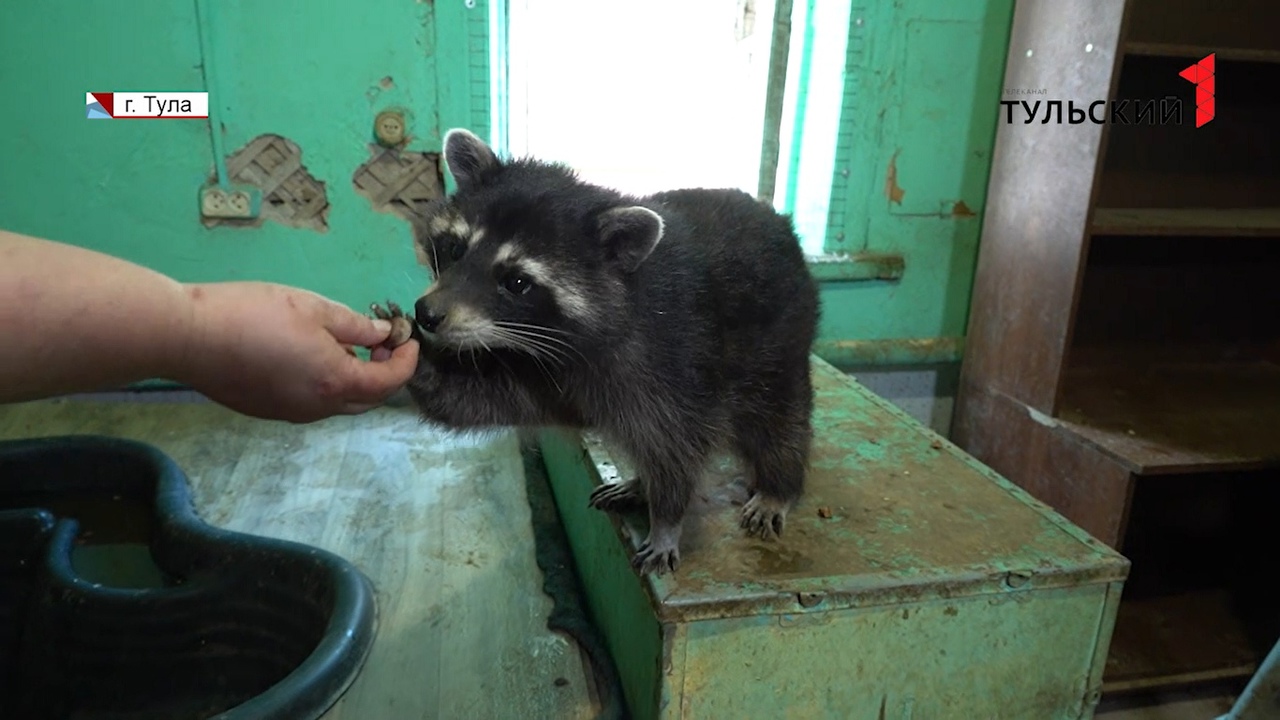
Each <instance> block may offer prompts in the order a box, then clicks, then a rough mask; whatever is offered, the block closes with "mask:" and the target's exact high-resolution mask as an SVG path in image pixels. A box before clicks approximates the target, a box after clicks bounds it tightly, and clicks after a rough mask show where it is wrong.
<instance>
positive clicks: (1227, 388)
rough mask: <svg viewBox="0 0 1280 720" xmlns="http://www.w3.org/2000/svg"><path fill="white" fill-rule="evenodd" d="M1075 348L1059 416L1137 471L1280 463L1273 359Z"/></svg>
mask: <svg viewBox="0 0 1280 720" xmlns="http://www.w3.org/2000/svg"><path fill="white" fill-rule="evenodd" d="M1073 353H1074V354H1075V356H1074V357H1073V359H1072V367H1070V368H1069V369H1068V370H1067V372H1066V374H1065V377H1064V383H1063V394H1062V404H1061V411H1060V412H1059V413H1058V414H1059V416H1060V417H1059V421H1060V422H1061V423H1062V424H1063V426H1064V427H1065V428H1066V429H1068V430H1070V431H1072V432H1073V433H1074V434H1076V435H1077V436H1078V437H1079V438H1080V439H1081V440H1082V441H1083V442H1085V443H1087V444H1090V445H1093V446H1094V447H1096V448H1097V449H1099V450H1101V451H1102V452H1103V453H1105V454H1107V455H1109V456H1110V457H1112V458H1114V459H1115V460H1117V461H1118V462H1119V463H1120V464H1121V465H1123V466H1124V467H1126V468H1127V469H1129V471H1130V472H1133V473H1136V474H1138V475H1167V474H1176V473H1185V472H1208V471H1234V470H1249V469H1256V468H1265V467H1274V466H1278V465H1280V364H1277V363H1276V362H1274V361H1272V360H1271V359H1269V358H1268V359H1247V358H1245V359H1239V360H1221V359H1212V358H1209V357H1196V356H1194V355H1190V354H1183V355H1179V354H1175V353H1172V352H1169V353H1161V354H1159V355H1156V356H1155V357H1152V356H1151V355H1150V354H1149V353H1143V352H1132V353H1115V352H1109V353H1106V354H1103V355H1094V356H1093V357H1091V358H1090V357H1088V355H1087V354H1086V353H1085V352H1083V351H1073Z"/></svg>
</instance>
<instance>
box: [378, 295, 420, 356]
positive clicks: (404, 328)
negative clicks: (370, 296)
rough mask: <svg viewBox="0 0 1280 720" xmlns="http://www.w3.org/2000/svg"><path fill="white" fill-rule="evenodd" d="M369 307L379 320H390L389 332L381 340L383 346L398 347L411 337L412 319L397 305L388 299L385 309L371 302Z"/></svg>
mask: <svg viewBox="0 0 1280 720" xmlns="http://www.w3.org/2000/svg"><path fill="white" fill-rule="evenodd" d="M369 309H370V310H371V311H373V316H374V317H376V318H378V319H379V320H388V321H390V322H391V334H390V335H388V336H387V339H386V340H384V341H383V343H382V345H383V347H387V348H393V349H394V348H398V347H400V346H401V345H403V344H405V343H406V342H408V341H409V338H411V337H413V320H411V319H409V316H407V315H405V314H404V311H403V310H401V309H400V306H399V305H397V304H395V303H393V302H391V301H390V300H388V301H387V309H385V310H384V309H382V306H381V305H379V304H378V303H373V304H372V305H370V306H369Z"/></svg>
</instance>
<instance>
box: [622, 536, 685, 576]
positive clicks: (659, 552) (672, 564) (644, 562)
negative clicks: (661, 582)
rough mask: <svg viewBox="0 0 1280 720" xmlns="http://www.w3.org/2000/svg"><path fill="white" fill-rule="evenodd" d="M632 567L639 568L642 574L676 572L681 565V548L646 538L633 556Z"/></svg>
mask: <svg viewBox="0 0 1280 720" xmlns="http://www.w3.org/2000/svg"><path fill="white" fill-rule="evenodd" d="M631 567H633V568H635V569H637V570H639V571H640V574H642V575H648V574H649V573H655V574H657V575H665V574H666V573H668V572H672V573H674V572H675V571H676V568H678V567H680V548H679V546H677V545H673V544H668V543H663V542H656V543H651V541H650V540H645V541H644V544H643V545H641V546H640V549H639V550H637V551H636V554H635V557H633V558H631Z"/></svg>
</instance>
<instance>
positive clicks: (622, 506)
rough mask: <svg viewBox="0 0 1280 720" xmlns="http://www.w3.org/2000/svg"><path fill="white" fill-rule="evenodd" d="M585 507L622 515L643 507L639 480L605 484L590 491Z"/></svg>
mask: <svg viewBox="0 0 1280 720" xmlns="http://www.w3.org/2000/svg"><path fill="white" fill-rule="evenodd" d="M587 505H589V506H590V507H593V508H595V509H596V510H601V511H603V512H607V513H614V514H618V513H624V512H630V511H633V510H638V509H639V508H641V507H643V506H644V493H643V491H642V489H641V487H640V481H639V480H626V481H624V482H616V483H606V484H604V485H601V486H600V487H598V488H596V489H595V490H592V491H591V497H590V498H589V499H588V500H587Z"/></svg>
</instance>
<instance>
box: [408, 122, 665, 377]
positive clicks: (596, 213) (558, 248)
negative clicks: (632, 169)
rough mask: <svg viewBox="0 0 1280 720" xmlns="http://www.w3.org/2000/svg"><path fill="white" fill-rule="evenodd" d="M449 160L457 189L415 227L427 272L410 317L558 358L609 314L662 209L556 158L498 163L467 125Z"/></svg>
mask: <svg viewBox="0 0 1280 720" xmlns="http://www.w3.org/2000/svg"><path fill="white" fill-rule="evenodd" d="M445 159H446V162H447V163H448V167H449V170H450V172H451V173H452V174H453V176H454V178H455V180H456V181H457V186H458V191H457V192H456V193H455V194H454V195H453V196H452V197H450V198H448V199H445V200H442V201H440V202H438V203H436V204H435V205H434V206H433V207H432V209H431V210H429V211H428V213H427V216H426V217H425V219H423V220H421V221H419V222H417V223H415V227H414V236H415V237H414V239H415V245H416V248H415V249H416V251H417V254H418V259H419V261H420V262H421V263H422V264H423V265H426V266H427V267H428V268H430V269H431V272H432V275H433V276H434V278H435V281H434V282H433V283H432V284H431V286H430V287H429V288H428V289H427V290H426V292H425V293H424V294H423V295H422V297H421V298H419V299H418V301H417V303H416V304H415V307H414V314H415V316H416V320H417V322H418V324H419V325H420V326H421V328H422V329H423V330H425V331H426V332H427V333H430V334H431V335H432V339H433V340H434V341H435V342H437V343H438V344H441V345H444V346H448V347H453V348H457V349H471V350H493V349H498V348H509V349H514V350H518V351H522V352H524V353H526V354H530V355H535V356H541V357H544V358H549V359H552V360H563V359H566V358H567V357H568V356H569V355H570V354H573V351H574V350H578V351H579V353H581V350H580V348H578V347H577V346H578V345H579V342H577V341H579V340H581V339H583V338H587V337H593V336H598V335H599V334H600V333H601V331H602V330H604V329H606V328H607V327H608V326H609V325H610V323H616V322H617V318H618V315H617V311H618V307H619V303H621V302H624V301H625V292H626V290H625V278H626V275H628V274H629V273H632V272H634V271H635V269H636V268H637V267H639V265H640V264H641V263H642V262H643V261H644V260H645V259H646V258H647V257H648V256H649V254H650V252H652V250H653V248H654V247H655V246H656V245H657V243H658V241H659V240H660V239H661V238H662V234H663V221H662V218H661V216H659V215H658V214H657V213H656V212H654V211H653V210H650V209H648V208H645V207H640V206H637V205H634V204H632V203H627V202H624V201H623V199H622V198H621V196H619V195H617V194H616V193H612V192H611V191H607V190H604V189H601V188H596V187H594V186H591V185H587V184H585V183H580V182H578V180H577V179H576V178H575V177H574V176H573V174H572V173H571V172H570V171H568V170H567V169H564V168H561V167H559V166H553V165H547V164H542V163H536V162H533V161H519V162H514V163H511V164H507V165H504V164H503V163H501V162H500V161H499V160H498V158H497V157H496V155H494V153H493V151H492V150H491V149H490V148H489V147H488V146H487V145H485V144H484V143H483V142H482V141H481V140H480V139H479V138H478V137H476V136H475V135H473V134H471V133H469V132H467V131H465V130H453V131H450V132H449V133H448V134H447V135H446V136H445Z"/></svg>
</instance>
